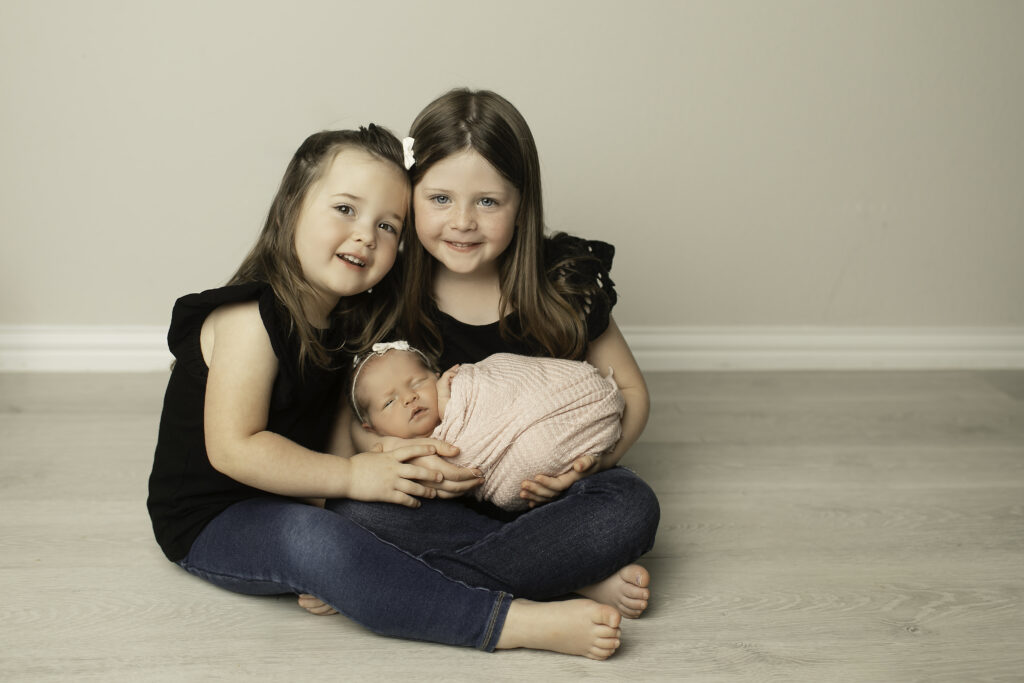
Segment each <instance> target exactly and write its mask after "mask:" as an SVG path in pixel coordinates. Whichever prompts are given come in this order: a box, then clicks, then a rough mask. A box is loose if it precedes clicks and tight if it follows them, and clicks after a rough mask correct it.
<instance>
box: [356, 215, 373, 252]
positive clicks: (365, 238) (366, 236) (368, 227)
mask: <svg viewBox="0 0 1024 683" xmlns="http://www.w3.org/2000/svg"><path fill="white" fill-rule="evenodd" d="M352 239H354V240H355V241H356V242H359V243H360V244H363V245H365V246H366V247H367V248H368V249H373V248H375V247H376V246H377V231H376V226H374V225H372V224H370V223H364V222H362V221H360V222H359V223H357V224H356V225H355V227H353V228H352Z"/></svg>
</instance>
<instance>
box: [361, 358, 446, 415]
mask: <svg viewBox="0 0 1024 683" xmlns="http://www.w3.org/2000/svg"><path fill="white" fill-rule="evenodd" d="M389 351H405V352H406V353H412V354H414V355H416V356H418V357H419V360H420V361H421V362H422V363H423V367H425V368H427V369H428V370H430V371H431V372H437V364H436V363H434V361H432V360H430V358H428V357H427V354H425V353H423V352H422V351H420V350H419V349H417V348H416V347H414V346H409V342H407V341H404V340H398V341H391V342H380V343H377V344H374V345H373V346H372V347H371V348H370V350H369V351H367V352H365V353H361V354H359V355H357V356H356V357H355V358H353V359H352V379H351V380H350V382H351V389H350V391H349V398H350V399H351V400H352V409H353V410H354V411H355V413H356V418H358V419H359V421H360V422H369V420H367V419H366V416H365V415H363V408H364V407H365V406H364V405H362V402H361V401H360V400H359V397H358V396H356V388H357V387H356V385H357V383H358V382H359V375H360V374H361V373H362V371H363V368H364V367H366V364H367V363H368V362H369V361H371V360H373V359H375V358H381V357H383V356H385V355H387V353H388V352H389Z"/></svg>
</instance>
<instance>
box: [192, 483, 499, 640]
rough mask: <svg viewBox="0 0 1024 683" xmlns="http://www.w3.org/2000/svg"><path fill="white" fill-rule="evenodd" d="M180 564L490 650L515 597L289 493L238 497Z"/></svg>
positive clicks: (216, 580) (370, 622)
mask: <svg viewBox="0 0 1024 683" xmlns="http://www.w3.org/2000/svg"><path fill="white" fill-rule="evenodd" d="M395 507H397V506H395ZM178 564H179V565H181V566H182V567H183V568H184V569H185V570H186V571H188V572H189V573H191V574H194V575H195V576H198V577H200V578H202V579H205V580H206V581H209V582H210V583H212V584H215V585H217V586H220V587H222V588H226V589H228V590H231V591H235V592H237V593H245V594H248V595H275V594H280V593H310V594H312V595H315V596H316V597H318V598H319V599H321V600H323V601H324V602H326V603H327V604H329V605H330V606H331V607H333V608H335V609H336V610H338V611H339V612H341V613H342V614H344V615H345V616H347V617H349V618H350V619H352V620H353V621H355V622H357V623H359V624H362V625H363V626H365V627H366V628H368V629H370V630H372V631H374V632H376V633H379V634H381V635H386V636H395V637H399V638H410V639H414V640H428V641H432V642H437V643H445V644H448V645H465V646H469V647H476V648H479V649H482V650H487V651H491V650H493V649H494V646H495V645H496V644H497V642H498V636H500V635H501V630H502V628H503V626H504V623H505V617H506V615H507V614H508V608H509V604H510V601H511V598H510V596H509V595H507V594H505V593H502V592H499V591H493V590H487V589H484V588H474V587H471V586H468V585H466V584H465V583H462V582H460V581H456V580H453V579H450V578H448V577H446V576H444V575H443V574H441V572H439V571H438V570H436V569H434V568H432V567H430V566H428V565H427V564H426V563H425V562H424V561H423V560H420V559H417V558H415V557H413V556H411V555H410V554H408V553H406V552H404V551H402V550H399V549H398V548H396V547H395V546H393V545H391V544H389V543H387V542H385V541H382V540H381V539H379V538H377V537H376V536H374V535H373V534H372V533H370V532H369V531H367V530H366V529H364V528H362V527H360V526H358V525H356V524H354V523H353V522H351V521H350V520H348V519H346V518H345V517H342V516H341V515H337V514H334V513H333V512H328V511H326V510H322V509H320V508H315V507H312V506H309V505H303V504H301V503H297V502H294V501H291V500H287V499H283V498H255V499H251V500H247V501H243V502H240V503H236V504H234V505H232V506H231V507H229V508H228V509H226V510H225V511H224V512H222V513H221V514H220V515H218V516H217V517H216V518H214V520H213V521H212V522H210V523H209V524H208V525H207V527H206V528H205V529H204V530H203V532H202V533H201V534H200V535H199V538H197V539H196V541H195V543H194V544H193V545H192V548H191V550H190V551H189V554H188V555H187V556H186V557H185V559H183V560H181V561H180V562H179V563H178Z"/></svg>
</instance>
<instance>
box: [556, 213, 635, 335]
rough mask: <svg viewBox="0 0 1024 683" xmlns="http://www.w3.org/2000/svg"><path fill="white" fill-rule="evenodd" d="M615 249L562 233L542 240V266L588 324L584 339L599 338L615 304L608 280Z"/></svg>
mask: <svg viewBox="0 0 1024 683" xmlns="http://www.w3.org/2000/svg"><path fill="white" fill-rule="evenodd" d="M614 257H615V247H613V246H612V245H611V244H608V243H607V242H601V241H598V240H587V239H583V238H581V237H576V236H574V235H569V234H566V233H564V232H562V233H556V234H554V235H551V236H550V237H548V238H546V239H545V241H544V267H545V270H546V274H547V277H548V279H549V280H550V281H551V282H552V283H553V284H554V285H555V287H556V288H557V289H558V290H559V291H560V292H561V293H562V295H563V296H565V297H567V298H568V299H569V300H570V301H572V302H574V303H575V305H576V309H577V310H578V311H579V312H580V315H581V316H582V317H583V318H584V319H585V321H586V324H587V339H588V340H589V341H593V340H594V339H597V338H598V337H600V336H601V334H603V333H604V331H605V330H606V329H608V324H609V321H610V319H611V312H612V308H614V307H615V304H616V302H617V301H618V294H617V293H616V291H615V283H614V282H613V281H612V278H611V275H610V273H611V269H612V260H613V259H614Z"/></svg>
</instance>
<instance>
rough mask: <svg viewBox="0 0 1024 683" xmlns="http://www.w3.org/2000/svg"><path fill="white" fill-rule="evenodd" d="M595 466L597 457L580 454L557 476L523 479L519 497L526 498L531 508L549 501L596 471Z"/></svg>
mask: <svg viewBox="0 0 1024 683" xmlns="http://www.w3.org/2000/svg"><path fill="white" fill-rule="evenodd" d="M597 466H598V460H597V458H595V457H594V456H592V455H581V456H580V457H578V458H576V460H574V461H573V463H572V467H571V468H570V469H569V471H568V472H566V473H565V474H560V475H558V476H557V477H549V476H547V475H544V474H538V475H537V476H535V477H534V478H533V479H528V480H526V481H524V482H523V484H522V490H521V491H520V492H519V497H520V498H522V499H523V500H526V501H527V503H528V504H529V506H530V507H531V508H535V507H537V506H538V505H543V504H544V503H550V502H551V501H553V500H554V499H555V498H558V496H560V495H562V493H564V492H565V491H566V489H568V488H569V487H570V486H572V485H573V484H575V483H576V482H578V481H579V480H580V479H583V478H584V477H587V476H590V475H591V474H593V473H594V472H597V469H598V467H597Z"/></svg>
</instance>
